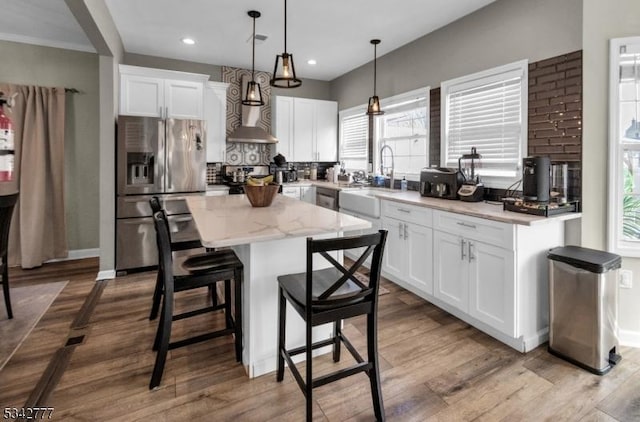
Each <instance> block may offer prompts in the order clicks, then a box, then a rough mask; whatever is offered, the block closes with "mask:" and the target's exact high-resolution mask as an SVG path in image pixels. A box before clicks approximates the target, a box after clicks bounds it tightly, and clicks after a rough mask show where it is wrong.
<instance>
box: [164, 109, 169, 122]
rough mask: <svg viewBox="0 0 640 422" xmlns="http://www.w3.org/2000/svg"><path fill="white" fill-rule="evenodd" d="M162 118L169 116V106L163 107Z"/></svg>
mask: <svg viewBox="0 0 640 422" xmlns="http://www.w3.org/2000/svg"><path fill="white" fill-rule="evenodd" d="M164 118H165V119H168V118H169V107H165V108H164Z"/></svg>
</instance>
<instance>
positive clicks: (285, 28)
mask: <svg viewBox="0 0 640 422" xmlns="http://www.w3.org/2000/svg"><path fill="white" fill-rule="evenodd" d="M284 52H285V53H286V52H287V0H284Z"/></svg>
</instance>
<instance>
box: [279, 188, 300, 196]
mask: <svg viewBox="0 0 640 422" xmlns="http://www.w3.org/2000/svg"><path fill="white" fill-rule="evenodd" d="M282 194H283V195H284V196H288V197H289V198H296V199H300V188H299V187H298V186H283V187H282Z"/></svg>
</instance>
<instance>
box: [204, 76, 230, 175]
mask: <svg viewBox="0 0 640 422" xmlns="http://www.w3.org/2000/svg"><path fill="white" fill-rule="evenodd" d="M228 87H229V84H227V83H224V82H207V83H206V85H205V90H204V120H205V122H206V124H207V135H206V139H207V162H208V163H212V162H224V161H226V152H227V142H226V135H227V133H226V132H227V88H228Z"/></svg>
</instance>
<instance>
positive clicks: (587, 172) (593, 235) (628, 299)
mask: <svg viewBox="0 0 640 422" xmlns="http://www.w3.org/2000/svg"><path fill="white" fill-rule="evenodd" d="M582 31H583V32H582V37H583V78H584V79H583V87H584V94H583V95H584V96H583V111H582V113H583V136H582V142H583V144H582V155H583V172H582V174H583V176H582V177H583V179H582V186H583V193H582V199H583V208H582V210H583V217H582V245H583V246H585V247H589V248H594V249H605V248H606V240H607V238H606V235H607V232H606V228H607V224H606V219H607V192H608V189H607V156H608V149H607V145H608V141H609V139H608V122H609V120H608V119H609V104H608V102H609V90H608V88H609V72H608V69H609V67H608V66H609V40H610V39H611V38H620V37H629V36H640V1H638V0H614V1H602V0H584V1H583V28H582ZM622 266H623V268H626V269H630V270H632V271H633V273H634V277H633V288H632V289H620V290H619V293H620V309H619V325H620V329H621V340H622V341H623V342H625V343H629V341H632V342H634V343H635V344H634V345H635V346H637V347H640V306H639V304H640V259H633V258H625V259H623V263H622Z"/></svg>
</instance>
